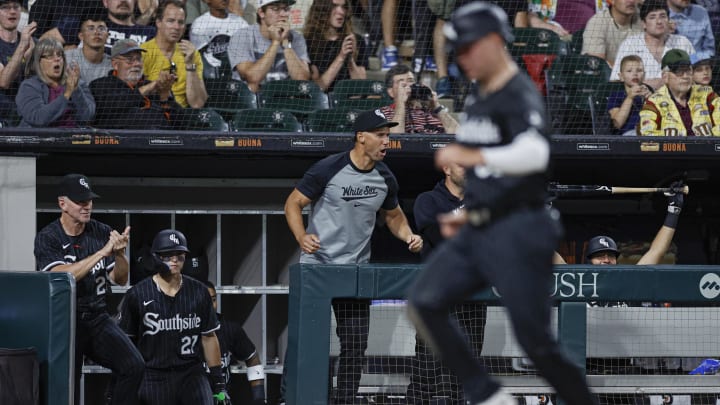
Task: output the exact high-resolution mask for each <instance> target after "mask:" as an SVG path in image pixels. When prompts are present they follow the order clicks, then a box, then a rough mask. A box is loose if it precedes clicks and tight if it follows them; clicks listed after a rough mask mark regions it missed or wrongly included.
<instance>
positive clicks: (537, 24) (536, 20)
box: [528, 11, 570, 37]
mask: <svg viewBox="0 0 720 405" xmlns="http://www.w3.org/2000/svg"><path fill="white" fill-rule="evenodd" d="M528 16H529V22H530V26H531V27H533V28H544V29H546V30H550V31H553V32H555V33H556V34H558V35H560V36H561V37H565V36H568V35H570V33H569V32H568V31H567V30H566V29H565V28H563V27H562V26H561V25H560V24H557V23H553V22H547V21H545V20H543V19H542V18H541V17H540V16H539V15H537V13H534V12H532V11H531V12H529V13H528Z"/></svg>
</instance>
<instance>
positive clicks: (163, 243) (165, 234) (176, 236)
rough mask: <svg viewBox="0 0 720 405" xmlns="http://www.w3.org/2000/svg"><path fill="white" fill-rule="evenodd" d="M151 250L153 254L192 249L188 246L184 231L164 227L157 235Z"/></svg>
mask: <svg viewBox="0 0 720 405" xmlns="http://www.w3.org/2000/svg"><path fill="white" fill-rule="evenodd" d="M150 251H151V252H152V253H153V254H158V253H167V252H185V253H188V252H190V250H189V249H188V248H187V239H185V235H183V233H182V232H180V231H176V230H174V229H163V230H162V231H160V232H158V234H157V235H155V239H153V243H152V247H151V248H150Z"/></svg>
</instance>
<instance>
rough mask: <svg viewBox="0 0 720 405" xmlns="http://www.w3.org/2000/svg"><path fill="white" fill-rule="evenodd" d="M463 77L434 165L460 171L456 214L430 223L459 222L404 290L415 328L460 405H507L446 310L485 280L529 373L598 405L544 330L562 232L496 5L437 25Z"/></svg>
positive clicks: (546, 154) (537, 117)
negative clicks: (446, 139) (463, 102)
mask: <svg viewBox="0 0 720 405" xmlns="http://www.w3.org/2000/svg"><path fill="white" fill-rule="evenodd" d="M444 33H445V36H446V37H447V39H448V42H449V43H450V44H452V45H453V46H454V48H455V50H456V52H457V62H458V64H459V65H460V67H461V68H462V69H463V71H464V73H465V76H467V78H468V79H470V80H474V81H476V82H477V84H478V91H477V92H476V93H475V94H473V95H472V96H471V98H470V99H469V101H468V103H467V107H466V119H465V120H464V122H463V123H462V124H461V125H460V128H459V130H458V131H457V134H456V143H454V144H451V145H448V146H447V147H445V148H443V149H442V150H440V151H438V152H437V154H436V156H435V161H436V163H437V165H438V166H440V167H441V166H443V165H447V164H449V163H457V164H459V165H461V166H463V167H465V168H466V169H467V171H466V176H467V178H466V189H465V210H464V211H463V212H462V213H461V214H457V215H455V214H450V215H448V216H442V217H441V218H440V222H441V226H442V227H445V226H446V225H448V224H452V223H456V224H459V223H465V222H466V224H465V225H463V226H462V227H461V228H460V229H459V231H458V232H457V234H456V235H455V236H454V237H453V238H452V239H449V240H447V241H446V242H445V243H444V244H443V245H441V246H440V247H439V248H438V249H436V250H435V252H434V253H433V254H432V255H431V256H430V258H429V260H428V262H427V264H426V265H425V269H424V271H423V272H422V273H421V274H420V276H419V277H418V279H417V281H416V283H415V284H414V286H413V287H412V288H411V290H410V294H409V311H410V312H409V313H410V316H411V318H412V320H413V322H414V323H415V325H416V327H417V328H418V332H419V333H421V334H422V336H423V337H425V338H426V340H427V341H428V342H429V343H430V344H431V345H432V347H433V349H434V350H435V352H436V353H438V354H439V355H440V357H441V358H442V360H443V361H444V362H445V364H446V365H447V366H448V367H449V368H451V369H452V370H453V371H454V372H455V375H457V376H458V378H459V379H460V381H462V383H463V389H464V391H465V396H466V398H465V399H466V400H467V403H468V404H470V405H477V404H481V405H511V404H516V403H517V402H516V401H515V399H514V398H513V397H512V396H510V395H508V394H507V393H505V392H503V391H502V390H501V387H500V385H499V384H498V383H497V382H496V381H494V380H493V379H491V378H490V377H489V375H488V373H487V371H486V370H485V369H484V367H483V366H482V364H481V363H480V362H479V361H478V360H476V359H475V358H474V357H473V355H472V351H471V350H470V348H469V346H468V343H467V342H466V340H465V338H464V337H463V335H462V333H460V331H459V329H458V325H457V323H456V322H451V321H450V318H449V316H448V311H449V309H450V308H451V307H452V306H454V305H455V304H457V303H460V302H462V301H463V300H465V299H467V298H469V297H471V296H472V295H473V294H474V293H476V292H477V291H479V290H483V289H486V288H489V287H490V286H494V287H495V288H496V289H497V292H498V295H499V296H500V302H501V303H502V304H503V305H504V306H505V307H506V308H507V311H508V314H509V316H510V321H511V322H512V325H513V330H514V331H515V336H516V338H517V340H518V342H519V343H520V345H521V346H522V348H523V350H524V351H525V353H527V355H528V357H530V359H532V361H533V363H534V364H535V366H536V367H537V369H538V371H539V373H540V374H541V375H542V376H543V377H545V379H546V380H547V381H548V382H549V383H550V384H551V385H552V386H553V387H554V388H555V389H556V391H557V393H558V396H559V397H560V398H561V399H563V400H564V401H565V403H566V404H569V405H590V404H597V400H596V398H594V397H593V395H592V394H591V393H590V390H589V389H588V386H587V384H586V382H585V379H584V378H583V375H582V373H581V371H580V369H579V368H578V367H576V366H575V365H574V364H573V363H571V362H570V361H569V360H568V359H567V358H566V357H565V356H564V355H563V354H561V352H560V348H559V346H558V344H557V342H556V341H555V339H554V337H553V335H552V333H551V331H550V308H551V303H550V298H549V294H548V290H547V289H546V288H543V287H544V286H547V285H550V281H551V277H552V272H553V266H552V258H553V253H554V249H555V247H556V246H557V242H558V240H559V238H560V236H561V233H562V229H561V225H560V223H559V221H558V215H557V214H556V213H555V211H551V210H548V209H546V208H545V207H544V201H545V194H546V191H545V187H546V186H545V177H546V175H547V170H548V164H549V161H550V142H549V135H548V126H547V119H546V114H545V111H544V103H543V100H542V98H541V97H540V94H539V93H538V91H537V89H536V88H535V86H534V85H533V83H532V82H531V81H530V79H529V78H528V77H527V75H525V74H522V73H520V71H519V68H518V66H517V65H516V64H515V62H514V61H513V60H512V57H511V56H510V54H509V53H508V51H507V49H506V48H505V44H506V41H510V40H511V39H512V32H511V30H510V26H509V25H508V21H507V15H506V14H505V12H504V11H503V10H502V9H501V8H500V7H498V6H496V5H493V4H491V3H485V2H473V3H470V4H467V5H465V6H463V7H461V8H459V9H458V10H457V11H456V12H455V13H454V14H453V17H452V18H451V21H449V22H448V23H447V24H446V25H445V27H444Z"/></svg>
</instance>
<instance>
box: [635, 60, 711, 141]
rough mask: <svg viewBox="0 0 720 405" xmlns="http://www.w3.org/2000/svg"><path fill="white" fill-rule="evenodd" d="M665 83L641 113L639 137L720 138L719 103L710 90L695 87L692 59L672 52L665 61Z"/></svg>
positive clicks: (663, 64) (663, 69)
mask: <svg viewBox="0 0 720 405" xmlns="http://www.w3.org/2000/svg"><path fill="white" fill-rule="evenodd" d="M662 79H663V82H664V83H665V85H664V86H662V87H660V88H659V89H658V91H656V92H655V93H654V94H652V95H651V96H650V97H648V99H647V100H646V101H645V105H644V106H643V108H642V109H641V110H640V125H639V129H638V134H639V135H644V136H720V127H718V123H719V122H720V99H719V98H718V96H717V94H715V92H714V91H713V89H712V88H711V87H709V86H698V85H694V84H693V67H692V64H691V62H690V56H689V55H688V54H687V52H685V51H683V50H681V49H671V50H669V51H668V52H667V53H666V54H665V56H663V58H662Z"/></svg>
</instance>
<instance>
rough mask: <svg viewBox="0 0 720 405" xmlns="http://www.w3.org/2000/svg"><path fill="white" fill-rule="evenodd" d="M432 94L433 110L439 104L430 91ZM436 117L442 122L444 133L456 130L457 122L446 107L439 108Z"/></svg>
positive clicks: (435, 94) (433, 93)
mask: <svg viewBox="0 0 720 405" xmlns="http://www.w3.org/2000/svg"><path fill="white" fill-rule="evenodd" d="M432 95H433V98H432V100H433V103H432V109H433V110H435V109H436V108H438V107H440V106H441V104H440V100H439V99H438V96H437V93H436V92H435V91H433V92H432ZM437 118H438V119H439V120H440V122H442V124H443V128H445V133H447V134H454V133H456V132H457V128H458V122H457V120H456V119H455V117H453V116H452V114H450V111H448V109H447V108H443V109H441V110H440V112H438V113H437ZM398 126H399V125H398Z"/></svg>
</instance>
